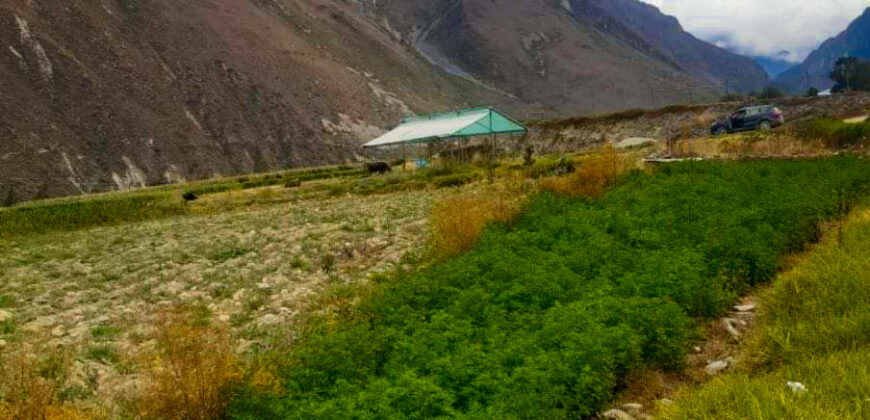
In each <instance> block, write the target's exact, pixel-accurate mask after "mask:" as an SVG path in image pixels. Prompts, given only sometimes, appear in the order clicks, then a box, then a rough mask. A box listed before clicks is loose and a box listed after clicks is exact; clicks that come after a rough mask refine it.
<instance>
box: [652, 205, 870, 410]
mask: <svg viewBox="0 0 870 420" xmlns="http://www.w3.org/2000/svg"><path fill="white" fill-rule="evenodd" d="M868 255H870V210H868V209H867V208H866V207H864V208H862V209H861V210H858V211H856V212H855V213H854V214H853V215H852V216H851V217H850V218H849V219H848V221H847V222H846V223H845V225H844V226H843V227H842V230H841V233H840V234H835V235H832V236H831V237H830V238H829V239H828V240H827V241H825V243H824V244H823V245H821V246H819V247H818V248H817V249H816V250H815V251H814V252H813V253H812V254H810V255H809V257H808V258H807V259H806V260H804V261H802V262H801V263H800V264H799V265H798V266H796V267H795V268H794V269H792V270H790V271H788V272H786V273H784V274H782V275H781V276H779V277H778V278H777V280H776V281H775V283H774V285H773V288H772V289H771V290H770V291H769V292H768V293H767V294H766V295H765V296H764V297H763V299H762V302H761V307H762V308H763V312H762V313H761V314H760V318H759V326H758V330H757V334H758V335H757V337H755V338H754V341H753V343H752V345H751V346H749V347H748V348H747V350H746V351H745V355H744V357H745V358H746V359H748V360H747V361H748V362H751V363H749V367H748V368H747V369H744V370H745V371H743V372H737V373H734V374H729V375H725V376H722V377H720V378H717V379H715V380H714V381H712V382H711V383H709V384H707V385H705V386H703V387H702V388H700V389H698V390H693V391H689V392H686V393H685V394H683V395H681V396H680V398H678V399H677V405H676V406H674V407H669V408H666V409H665V412H664V413H663V415H662V417H663V418H665V419H786V418H787V419H866V418H870V399H868V395H870V316H868V314H870V274H868V273H870V258H868ZM788 381H798V382H801V383H803V384H804V385H805V386H806V387H807V388H808V391H807V392H806V393H804V394H795V393H794V392H792V391H791V390H790V389H789V388H787V387H786V382H788Z"/></svg>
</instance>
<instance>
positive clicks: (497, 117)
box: [363, 108, 526, 147]
mask: <svg viewBox="0 0 870 420" xmlns="http://www.w3.org/2000/svg"><path fill="white" fill-rule="evenodd" d="M525 131H526V128H525V127H523V126H522V125H520V124H518V123H516V122H514V121H512V120H510V119H509V118H507V117H505V116H504V115H502V114H500V113H498V111H495V110H493V109H492V108H480V109H472V110H467V111H457V112H448V113H443V114H433V115H430V116H424V117H415V118H409V119H407V120H405V121H404V122H403V123H402V124H401V125H399V126H398V127H396V128H395V129H393V130H391V131H390V132H388V133H386V134H384V135H382V136H381V137H378V138H376V139H374V140H372V141H370V142H368V143H366V144H365V145H364V146H363V147H377V146H389V145H393V144H401V143H421V142H426V141H430V140H436V139H445V138H451V137H470V136H473V135H483V134H490V133H517V132H525Z"/></svg>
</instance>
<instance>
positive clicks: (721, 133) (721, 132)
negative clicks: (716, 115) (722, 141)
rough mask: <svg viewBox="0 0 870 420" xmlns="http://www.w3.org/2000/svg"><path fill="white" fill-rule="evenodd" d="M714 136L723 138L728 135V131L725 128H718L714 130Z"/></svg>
mask: <svg viewBox="0 0 870 420" xmlns="http://www.w3.org/2000/svg"><path fill="white" fill-rule="evenodd" d="M715 134H716V135H717V136H724V135H726V134H728V129H727V128H725V127H719V128H717V129H716V133H715Z"/></svg>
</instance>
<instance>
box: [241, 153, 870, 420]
mask: <svg viewBox="0 0 870 420" xmlns="http://www.w3.org/2000/svg"><path fill="white" fill-rule="evenodd" d="M868 185H870V164H868V162H866V161H864V160H860V159H856V158H834V159H824V160H812V161H766V162H750V163H710V162H689V163H683V164H677V165H671V166H665V167H664V168H662V169H661V170H659V171H657V172H655V173H653V174H645V173H641V172H633V173H631V174H628V175H626V176H625V177H624V178H623V179H622V180H621V181H620V182H619V185H617V186H615V187H613V188H611V189H610V190H609V191H608V192H607V193H606V194H604V196H603V197H601V198H600V199H597V200H587V199H581V198H569V197H559V196H554V195H552V194H549V193H541V194H539V195H538V196H536V197H534V198H533V199H532V200H531V202H530V203H529V204H528V205H527V208H526V211H525V212H524V214H523V215H522V217H521V218H520V219H519V220H518V221H517V222H516V223H515V224H513V225H511V226H507V225H496V226H492V227H491V228H490V229H488V230H487V231H486V232H485V233H484V235H483V237H482V238H481V239H480V241H479V242H478V244H477V245H476V247H475V248H474V249H473V250H472V251H470V252H468V253H467V254H464V255H462V256H460V257H457V258H455V259H452V260H449V261H447V262H444V263H439V264H437V265H435V266H432V267H430V268H428V269H425V270H423V271H421V272H418V273H415V274H400V275H397V276H395V277H391V278H382V279H381V280H380V283H379V284H378V285H377V286H376V287H375V288H374V290H373V291H372V292H371V293H370V294H369V295H367V296H366V297H365V298H364V299H363V300H362V301H361V302H360V303H359V304H357V305H354V306H353V307H351V308H349V309H348V310H345V311H338V312H337V315H335V314H333V315H330V316H323V317H319V318H317V317H316V318H314V319H313V320H312V321H311V322H310V324H309V325H307V326H306V328H305V329H304V331H303V332H301V333H300V334H301V335H300V337H299V338H298V340H297V341H296V342H295V344H294V345H293V346H292V349H291V350H289V351H286V350H282V351H281V352H280V353H277V354H273V355H271V357H273V358H276V359H277V360H279V361H280V366H282V368H281V369H280V375H279V376H280V377H281V379H282V384H283V388H284V391H285V392H283V393H265V392H261V391H259V390H257V388H256V387H249V388H245V389H243V390H240V391H238V392H237V393H236V394H235V398H234V402H233V406H232V414H233V415H234V416H235V417H236V418H249V419H254V418H298V419H317V418H322V419H332V418H359V419H368V418H371V419H375V418H454V417H455V418H501V419H539V418H547V419H560V418H577V417H583V416H591V415H594V414H595V413H597V411H598V410H599V409H601V408H602V407H603V406H604V404H606V403H607V402H608V401H609V400H610V399H611V398H612V397H613V395H614V391H615V389H616V388H617V387H618V386H619V384H620V379H621V378H622V377H623V376H624V375H626V374H627V373H628V372H630V371H632V370H635V369H639V368H643V367H656V368H661V369H666V370H675V369H679V368H680V367H681V365H682V364H683V363H684V360H685V357H684V356H685V351H686V348H687V347H688V341H689V340H690V339H691V338H692V337H693V336H695V335H696V334H697V333H696V331H697V328H696V326H697V325H699V322H700V321H702V320H704V319H706V318H708V317H713V316H716V315H718V314H719V313H720V312H721V311H722V310H723V309H724V308H725V307H726V306H727V305H729V304H730V303H732V302H733V301H734V299H735V298H736V297H737V296H738V295H740V294H741V293H744V292H746V291H747V290H748V289H749V288H751V287H752V286H754V285H756V284H759V283H761V282H765V281H767V280H769V279H771V278H772V277H774V275H775V274H776V272H777V270H778V269H779V268H780V263H781V261H782V259H783V257H784V256H785V255H786V254H788V253H791V252H795V251H800V250H802V249H803V248H804V247H805V246H806V245H807V244H809V243H811V242H814V241H816V240H818V239H819V237H820V229H819V223H820V222H822V221H824V220H829V219H834V218H837V217H838V216H840V215H842V214H845V213H846V212H847V211H849V209H850V208H851V207H852V205H853V203H855V202H856V200H858V199H859V198H860V197H862V196H863V195H864V194H865V193H866V191H867V186H868Z"/></svg>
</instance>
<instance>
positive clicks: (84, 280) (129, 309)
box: [0, 180, 481, 420]
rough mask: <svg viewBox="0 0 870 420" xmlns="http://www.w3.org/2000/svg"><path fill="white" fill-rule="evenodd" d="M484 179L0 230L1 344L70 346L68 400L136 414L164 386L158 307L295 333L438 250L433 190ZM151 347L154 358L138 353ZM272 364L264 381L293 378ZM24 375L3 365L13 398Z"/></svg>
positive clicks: (241, 346) (247, 199)
mask: <svg viewBox="0 0 870 420" xmlns="http://www.w3.org/2000/svg"><path fill="white" fill-rule="evenodd" d="M345 181H346V180H336V181H329V182H331V183H335V184H340V183H342V182H345ZM319 182H320V183H321V184H325V183H327V181H319ZM478 188H481V187H479V186H477V185H468V186H464V187H460V188H459V189H439V190H428V191H402V192H397V193H391V194H383V195H372V196H366V197H360V196H356V195H345V196H341V197H334V198H324V197H322V196H320V195H315V196H312V197H308V196H305V197H299V198H296V199H293V200H289V201H288V198H292V197H289V196H288V195H287V193H285V190H286V189H283V188H280V187H279V188H274V187H273V188H262V189H259V190H244V191H233V192H228V193H225V194H212V195H208V196H206V197H204V198H203V199H201V200H199V201H197V202H194V203H193V204H191V205H189V207H190V209H191V213H192V214H191V215H189V216H186V217H173V218H167V219H161V220H156V221H143V222H131V223H125V224H118V225H113V226H105V227H98V228H94V229H89V230H80V231H75V232H56V233H50V234H46V235H29V236H20V237H15V238H8V239H7V238H3V239H0V310H3V311H5V312H8V313H9V314H11V318H9V319H7V320H6V321H3V322H0V340H3V341H5V342H6V346H5V349H3V350H0V353H3V352H5V353H6V354H8V355H11V354H12V353H13V352H19V351H22V352H25V353H37V354H40V352H38V351H35V350H33V349H34V348H35V347H36V344H37V343H44V347H46V348H58V347H62V348H65V349H68V350H69V351H70V352H71V353H73V354H72V355H71V358H72V359H73V362H72V367H71V372H70V374H69V376H70V379H69V380H68V381H67V382H68V384H67V387H69V386H70V385H72V386H73V388H74V391H75V392H73V393H72V394H70V393H69V391H68V390H64V389H63V388H61V389H60V391H59V392H63V393H66V394H69V395H66V394H65V395H64V397H63V398H64V399H65V401H68V402H69V403H70V404H74V405H75V407H84V408H91V407H94V408H95V409H100V410H104V411H106V412H109V413H112V416H113V418H130V417H131V416H132V415H133V413H135V410H136V408H137V404H135V401H136V400H137V398H138V395H139V394H140V393H141V392H142V391H143V390H145V389H146V388H147V387H145V386H143V385H149V386H150V384H144V382H145V380H146V379H149V378H150V376H149V372H150V370H151V368H152V366H153V364H154V360H155V359H156V355H159V351H158V349H157V347H158V345H157V334H158V329H157V328H156V327H157V326H158V324H159V323H156V322H154V321H153V320H154V319H156V318H157V317H158V314H159V313H161V311H163V310H165V308H168V307H172V306H174V305H186V306H191V307H199V308H207V311H206V312H207V314H208V318H209V321H210V322H212V323H215V324H218V323H229V324H230V326H231V331H230V332H231V337H232V342H231V343H230V345H229V346H228V348H229V349H232V350H234V351H235V352H236V354H239V355H242V354H243V353H245V352H248V351H251V352H255V351H261V350H263V349H266V348H270V347H273V346H276V345H280V344H283V342H284V340H289V338H288V337H290V334H288V331H292V329H293V328H294V327H295V325H296V324H297V322H299V321H300V320H301V319H304V317H305V316H306V314H308V313H310V311H312V310H315V311H316V310H318V309H322V308H321V307H320V306H318V305H317V303H318V302H319V300H320V299H319V297H321V296H333V295H335V296H334V299H339V300H338V301H337V302H336V303H334V304H332V303H330V305H332V306H335V307H336V308H341V307H343V306H345V305H347V302H352V301H353V296H354V294H350V297H346V296H345V294H349V293H350V292H346V293H343V294H335V293H333V292H332V291H333V289H335V288H336V287H338V286H341V287H344V288H345V289H347V290H349V291H356V290H358V289H360V288H362V287H364V286H365V285H366V284H367V283H368V281H369V278H370V277H371V276H373V275H376V274H378V273H385V272H391V271H393V270H395V269H396V268H397V267H403V268H405V267H406V266H409V265H411V264H413V262H414V261H416V260H417V258H418V257H419V256H420V255H422V254H423V253H424V252H425V250H426V246H427V242H426V239H427V233H428V231H429V229H428V219H429V216H430V215H431V206H432V203H433V201H436V200H438V199H440V198H441V197H446V196H451V195H454V194H455V193H456V191H457V190H459V191H474V190H476V189H478ZM276 194H277V196H275V195H276ZM213 200H226V201H227V205H226V207H227V209H226V210H224V209H222V208H219V206H215V205H214V203H213V202H212V201H213ZM200 206H203V207H204V208H200ZM325 261H330V262H331V263H330V265H329V267H326V266H324V262H325ZM354 293H356V292H354ZM145 354H147V355H150V356H151V358H150V359H149V362H148V364H142V363H135V361H141V360H142V358H143V357H144V356H143V355H145ZM161 357H163V356H161ZM240 357H241V356H240ZM163 360H165V357H164V358H163ZM4 365H5V364H4ZM268 371H269V370H268V369H262V372H260V374H259V375H257V376H256V377H255V378H254V379H255V380H254V382H256V383H257V384H259V386H262V387H264V388H265V389H279V388H280V386H279V385H280V384H277V383H275V382H274V379H275V378H270V376H269V375H268V374H267V373H268ZM257 372H258V369H256V368H254V369H252V370H251V372H250V375H255V374H256V373H257ZM250 375H249V376H250ZM10 383H12V382H11V381H10V380H7V379H5V378H0V399H2V398H3V396H2V392H3V391H2V389H3V388H4V387H5V386H6V385H7V384H10ZM42 406H45V404H42ZM49 407H51V406H50V405H49ZM46 409H48V408H46ZM4 410H5V413H9V412H10V411H11V410H12V408H10V407H8V404H7V407H5V408H4ZM16 410H17V409H16ZM101 412H102V411H101ZM4 415H6V414H4ZM9 416H11V414H10V415H9ZM9 416H7V417H6V418H8V417H9ZM19 417H20V416H19ZM6 418H4V417H0V419H2V420H6Z"/></svg>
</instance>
